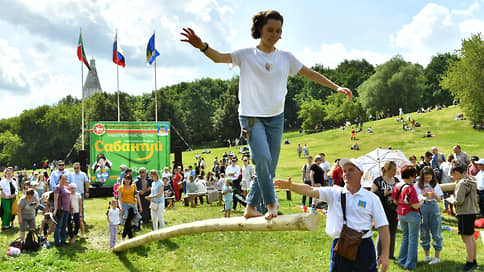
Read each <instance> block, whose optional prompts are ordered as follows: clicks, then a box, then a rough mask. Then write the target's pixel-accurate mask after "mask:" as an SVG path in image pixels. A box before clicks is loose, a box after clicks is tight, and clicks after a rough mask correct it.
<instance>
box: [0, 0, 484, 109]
mask: <svg viewBox="0 0 484 272" xmlns="http://www.w3.org/2000/svg"><path fill="white" fill-rule="evenodd" d="M0 6H1V7H2V8H1V9H0V29H1V31H0V101H2V102H3V103H2V105H3V106H2V111H0V118H7V117H12V116H16V115H18V114H20V113H21V112H22V111H23V110H26V109H31V108H34V107H37V106H39V105H43V104H49V105H52V104H54V103H56V102H57V101H58V100H59V99H60V98H62V97H64V96H66V95H68V94H71V95H73V96H76V97H80V96H81V76H80V63H79V61H78V59H77V57H76V46H77V40H78V37H79V28H80V27H82V29H83V39H84V46H85V51H86V54H87V56H88V58H91V57H94V58H95V59H96V66H97V70H98V74H99V78H100V81H101V86H102V88H103V90H104V91H106V92H109V93H114V92H115V91H116V66H115V65H114V63H113V62H112V60H111V58H112V43H113V38H114V34H115V31H116V29H118V39H119V43H120V44H121V45H122V47H123V49H124V52H125V54H126V59H127V65H126V68H124V69H122V68H121V69H120V89H121V90H122V91H125V92H128V93H130V94H133V95H136V94H142V93H147V92H150V91H151V90H152V89H153V88H154V74H153V69H152V67H147V66H146V65H145V63H144V61H145V56H144V54H145V48H146V43H147V42H148V39H149V37H150V35H151V33H152V32H153V31H156V47H157V49H158V51H160V53H161V56H160V57H159V58H158V59H157V72H158V73H157V77H158V80H157V86H158V87H162V86H167V85H171V84H175V83H178V82H182V81H193V80H196V79H199V78H202V77H212V78H224V79H226V78H230V77H232V76H234V75H236V74H237V73H238V69H233V70H230V69H228V66H227V65H224V64H214V63H211V61H210V60H209V59H207V58H206V57H204V56H203V55H202V54H201V53H200V52H198V51H197V50H196V49H193V48H191V47H190V46H188V45H186V44H182V43H181V42H179V39H180V36H179V32H180V30H181V27H184V26H190V27H192V28H194V29H195V31H196V32H197V33H199V34H200V36H201V37H202V39H203V40H204V41H207V42H208V43H209V44H210V46H212V47H213V48H215V49H218V50H219V51H223V52H230V51H232V50H235V49H238V48H243V47H249V46H254V45H256V44H257V41H255V40H253V39H252V38H251V37H250V27H251V17H252V15H253V14H255V13H256V12H258V11H261V10H266V9H276V10H278V11H279V12H281V14H282V15H283V16H284V20H285V21H284V26H283V34H282V39H281V40H280V41H279V42H278V44H277V45H276V46H277V47H278V48H281V49H284V50H289V51H291V52H292V53H293V54H294V55H295V56H296V57H297V58H299V59H300V60H301V61H302V62H303V63H304V64H305V65H306V66H312V65H314V64H323V65H325V66H329V67H336V66H337V65H338V63H340V62H341V61H343V60H344V59H362V58H365V59H366V60H368V61H369V62H370V63H372V64H374V65H378V64H382V63H384V62H385V61H387V60H388V59H390V58H391V57H392V56H394V55H396V54H401V55H402V56H403V57H404V58H405V59H406V60H408V61H412V62H416V63H420V64H422V65H424V66H425V65H427V63H428V62H429V60H430V58H431V56H432V55H435V54H437V53H443V52H453V51H454V50H456V49H459V48H460V43H461V40H462V39H464V38H468V37H469V36H470V34H471V33H476V32H483V33H484V0H468V1H422V0H420V1H417V0H407V1H383V0H381V1H316V0H300V1H289V0H280V1H273V0H268V1H260V0H259V1H253V0H247V1H243V0H226V1H215V0H191V1H181V0H180V1H167V0H162V1H160V0H158V1H156V0H140V1H128V0H120V1H115V2H114V1H109V0H90V1H86V0H77V1H66V0H45V1H32V0H0ZM85 75H86V72H85Z"/></svg>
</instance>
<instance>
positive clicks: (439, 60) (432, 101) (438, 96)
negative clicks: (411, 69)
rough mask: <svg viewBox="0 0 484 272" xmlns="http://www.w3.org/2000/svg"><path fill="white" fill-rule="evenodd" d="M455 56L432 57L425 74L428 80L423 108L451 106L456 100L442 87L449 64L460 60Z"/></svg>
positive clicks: (447, 54)
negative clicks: (441, 83)
mask: <svg viewBox="0 0 484 272" xmlns="http://www.w3.org/2000/svg"><path fill="white" fill-rule="evenodd" d="M458 59H459V57H458V56H457V55H455V54H450V53H445V54H437V55H436V56H433V57H432V60H430V63H429V64H428V65H427V67H425V70H424V74H425V77H426V78H427V83H426V86H425V91H424V93H423V97H422V104H421V105H422V106H425V107H428V106H434V105H451V104H452V101H453V100H454V97H453V95H452V94H451V93H450V91H449V90H448V89H444V88H442V87H441V86H440V81H441V79H442V77H443V76H444V75H445V73H446V72H447V70H448V69H449V64H450V63H451V62H453V61H456V60H458Z"/></svg>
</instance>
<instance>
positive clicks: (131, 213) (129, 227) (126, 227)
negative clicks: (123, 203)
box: [122, 208, 135, 239]
mask: <svg viewBox="0 0 484 272" xmlns="http://www.w3.org/2000/svg"><path fill="white" fill-rule="evenodd" d="M134 216H135V214H134V209H133V208H129V209H128V218H127V219H126V222H125V223H124V228H123V234H122V237H123V239H124V238H125V237H126V235H128V237H129V239H131V238H133V230H132V228H133V226H132V225H131V223H132V221H133V219H134Z"/></svg>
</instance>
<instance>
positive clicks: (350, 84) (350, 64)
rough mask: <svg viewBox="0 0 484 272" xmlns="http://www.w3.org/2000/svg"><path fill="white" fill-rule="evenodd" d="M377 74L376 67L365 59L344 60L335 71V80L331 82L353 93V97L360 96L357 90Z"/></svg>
mask: <svg viewBox="0 0 484 272" xmlns="http://www.w3.org/2000/svg"><path fill="white" fill-rule="evenodd" d="M374 73H375V67H373V65H371V64H370V63H369V62H368V61H366V60H365V59H362V60H344V61H343V62H341V63H340V64H339V65H338V67H336V70H335V75H334V76H335V78H331V80H333V81H335V82H338V84H340V85H341V86H344V87H346V88H349V89H350V90H352V91H353V96H356V97H357V96H358V92H357V91H356V89H357V88H358V86H360V85H361V83H363V82H365V80H367V79H368V78H370V77H371V76H372V75H373V74H374Z"/></svg>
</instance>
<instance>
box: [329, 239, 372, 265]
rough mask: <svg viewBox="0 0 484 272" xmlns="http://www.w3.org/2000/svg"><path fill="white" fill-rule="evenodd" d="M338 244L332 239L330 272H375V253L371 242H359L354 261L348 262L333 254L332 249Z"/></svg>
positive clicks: (369, 240)
mask: <svg viewBox="0 0 484 272" xmlns="http://www.w3.org/2000/svg"><path fill="white" fill-rule="evenodd" d="M336 242H338V239H334V241H333V245H332V246H331V264H330V266H329V269H330V271H331V272H377V271H378V269H377V267H376V252H375V246H374V245H373V240H371V237H370V238H366V239H363V240H361V243H360V248H359V249H358V255H357V257H356V261H350V260H348V259H346V258H345V257H342V256H340V255H338V254H336V253H334V252H333V248H334V246H335V245H336Z"/></svg>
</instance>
